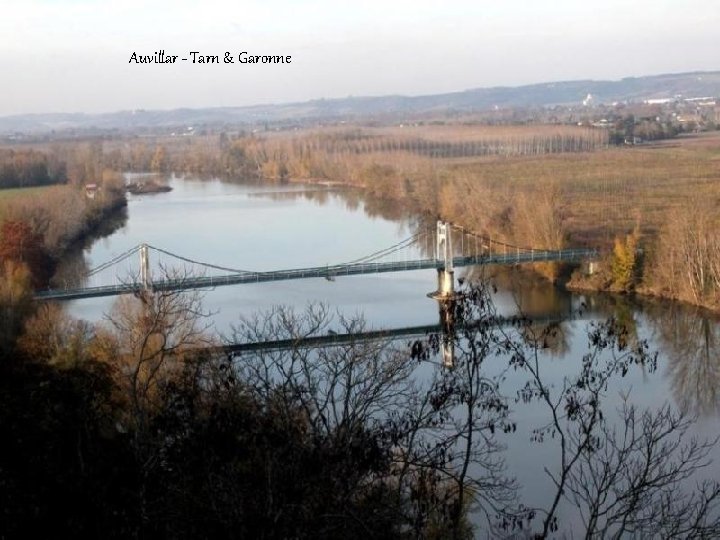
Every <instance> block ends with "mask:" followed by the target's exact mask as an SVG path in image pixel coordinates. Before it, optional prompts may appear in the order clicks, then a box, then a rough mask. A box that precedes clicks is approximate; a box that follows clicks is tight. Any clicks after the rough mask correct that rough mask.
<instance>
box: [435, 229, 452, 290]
mask: <svg viewBox="0 0 720 540" xmlns="http://www.w3.org/2000/svg"><path fill="white" fill-rule="evenodd" d="M435 239H436V240H435V259H436V260H438V261H439V260H442V261H443V263H444V264H443V266H442V267H441V268H438V271H437V272H438V289H437V291H436V292H435V293H433V298H435V297H449V296H453V295H454V293H455V283H454V275H455V268H454V267H453V251H452V231H451V228H450V224H449V223H448V222H446V221H438V222H437V232H436V234H435Z"/></svg>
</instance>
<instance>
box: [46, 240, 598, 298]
mask: <svg viewBox="0 0 720 540" xmlns="http://www.w3.org/2000/svg"><path fill="white" fill-rule="evenodd" d="M598 255H599V254H598V251H597V250H594V249H564V250H558V251H549V250H537V251H526V252H522V251H520V252H515V253H493V254H489V255H481V256H477V257H475V256H473V257H455V258H453V264H454V265H455V266H456V267H464V266H483V265H513V264H526V263H534V262H576V261H581V260H587V259H594V258H597V257H598ZM442 266H443V263H442V261H439V260H436V259H418V260H410V261H400V262H377V263H358V264H349V265H337V266H316V267H313V268H296V269H291V270H276V271H271V272H245V273H237V274H229V275H224V276H198V277H191V278H183V279H177V280H173V279H169V280H158V281H153V283H152V288H153V290H156V291H172V290H189V289H211V288H214V287H223V286H226V285H239V284H244V283H263V282H268V281H285V280H291V279H308V278H333V277H338V276H356V275H363V274H381V273H386V272H405V271H410V270H429V269H437V268H442ZM141 289H142V284H140V283H121V284H118V285H107V286H101V287H86V288H80V289H65V290H60V289H50V290H46V291H38V292H37V293H36V294H35V298H36V299H37V300H77V299H81V298H96V297H101V296H115V295H120V294H128V293H133V292H137V291H140V290H141Z"/></svg>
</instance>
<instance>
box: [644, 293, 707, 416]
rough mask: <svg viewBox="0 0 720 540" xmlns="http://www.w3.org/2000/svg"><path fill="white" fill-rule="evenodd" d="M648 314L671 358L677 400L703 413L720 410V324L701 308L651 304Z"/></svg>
mask: <svg viewBox="0 0 720 540" xmlns="http://www.w3.org/2000/svg"><path fill="white" fill-rule="evenodd" d="M648 315H649V318H650V321H651V323H652V325H653V328H654V329H655V331H656V335H657V337H658V339H659V341H660V344H661V347H660V348H661V350H662V351H663V352H664V354H665V356H666V357H667V368H666V370H667V377H668V378H669V380H670V387H671V389H672V392H673V397H674V398H675V401H676V403H677V404H678V406H679V407H681V408H682V409H683V410H684V411H687V412H690V413H693V414H698V415H701V416H712V415H717V414H718V413H720V323H719V322H718V320H717V319H714V318H712V317H710V316H709V315H708V314H707V313H703V312H702V310H700V309H697V308H691V307H688V306H683V305H677V304H659V305H656V306H651V308H650V309H649V310H648Z"/></svg>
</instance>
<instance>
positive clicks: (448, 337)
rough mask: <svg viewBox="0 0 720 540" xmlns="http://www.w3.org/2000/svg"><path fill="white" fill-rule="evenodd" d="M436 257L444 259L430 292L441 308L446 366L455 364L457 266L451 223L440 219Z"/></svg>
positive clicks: (443, 353)
mask: <svg viewBox="0 0 720 540" xmlns="http://www.w3.org/2000/svg"><path fill="white" fill-rule="evenodd" d="M435 239H436V242H435V259H436V260H438V261H443V265H442V266H441V267H440V268H438V269H437V272H438V288H437V291H435V292H432V293H430V294H428V296H429V297H430V298H432V299H434V300H437V303H438V307H439V310H440V328H442V341H441V343H440V349H441V351H442V359H443V360H442V361H443V365H444V366H445V367H452V366H453V365H454V364H455V300H456V299H457V296H456V293H455V268H454V266H453V249H452V229H451V225H450V223H448V222H446V221H438V222H437V229H436V234H435Z"/></svg>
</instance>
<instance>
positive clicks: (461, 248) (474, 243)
mask: <svg viewBox="0 0 720 540" xmlns="http://www.w3.org/2000/svg"><path fill="white" fill-rule="evenodd" d="M151 252H152V253H153V254H154V256H156V257H157V258H158V259H159V258H161V257H162V258H164V259H165V260H166V261H171V262H170V263H168V262H166V263H165V264H163V265H162V266H161V267H160V271H159V272H153V271H152V268H151V265H150V260H151V257H150V254H151ZM403 254H404V257H403ZM598 256H599V252H598V251H597V250H595V249H588V248H574V249H559V250H547V249H534V248H530V247H520V246H516V245H512V244H508V243H506V242H501V241H498V240H494V239H492V238H490V237H487V236H483V235H479V234H476V233H474V232H472V231H468V230H466V229H463V228H462V227H458V226H455V225H452V224H450V223H446V222H442V221H439V222H438V223H437V226H436V227H435V228H431V229H429V230H423V231H420V232H417V233H415V234H413V235H412V236H410V237H408V238H406V239H404V240H402V241H400V242H398V243H396V244H393V245H392V246H389V247H387V248H385V249H381V250H378V251H375V252H373V253H371V254H369V255H366V256H364V257H360V258H357V259H354V260H351V261H349V262H345V263H340V264H334V265H324V266H314V267H307V268H292V269H287V270H271V271H252V270H241V269H237V268H230V267H227V266H223V265H217V264H212V263H208V262H203V261H198V260H194V259H191V258H189V257H185V256H182V255H179V254H176V253H172V252H170V251H167V250H165V249H162V248H159V247H155V246H151V245H148V244H141V245H138V246H135V247H133V248H131V249H129V250H127V251H125V252H124V253H121V254H119V255H117V256H115V257H113V258H112V259H110V260H108V261H106V262H104V263H102V264H100V265H98V266H96V267H94V268H93V269H91V270H89V271H88V272H87V274H86V275H85V276H83V278H84V281H85V283H86V285H85V286H81V287H77V286H75V287H72V286H64V287H56V288H52V289H48V290H42V291H37V292H36V294H35V298H36V299H38V300H77V299H83V298H95V297H102V296H115V295H121V294H132V293H138V292H140V291H176V290H191V289H212V288H215V287H222V286H227V285H239V284H247V283H263V282H272V281H285V280H294V279H309V278H325V279H328V280H335V278H337V277H342V276H356V275H363V274H380V273H386V272H406V271H411V270H428V269H436V270H437V271H438V293H439V294H441V295H447V294H451V293H452V290H453V272H454V268H455V267H467V266H482V265H517V264H526V263H539V262H579V261H584V260H593V259H596V258H598ZM137 258H139V270H138V271H136V272H134V273H131V275H133V277H132V278H130V279H125V280H122V279H121V278H120V277H119V276H120V273H119V272H118V271H114V272H113V270H114V269H119V268H122V267H123V266H122V265H127V264H128V261H132V260H133V259H134V260H137ZM178 264H180V265H183V267H182V268H183V269H182V270H177V265H178ZM125 268H126V269H127V266H125ZM108 275H109V276H110V277H109V278H108V277H107V276H108ZM158 275H159V276H160V277H156V276H158ZM98 276H106V281H109V282H110V283H101V284H94V280H95V279H96V278H97V277H98Z"/></svg>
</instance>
